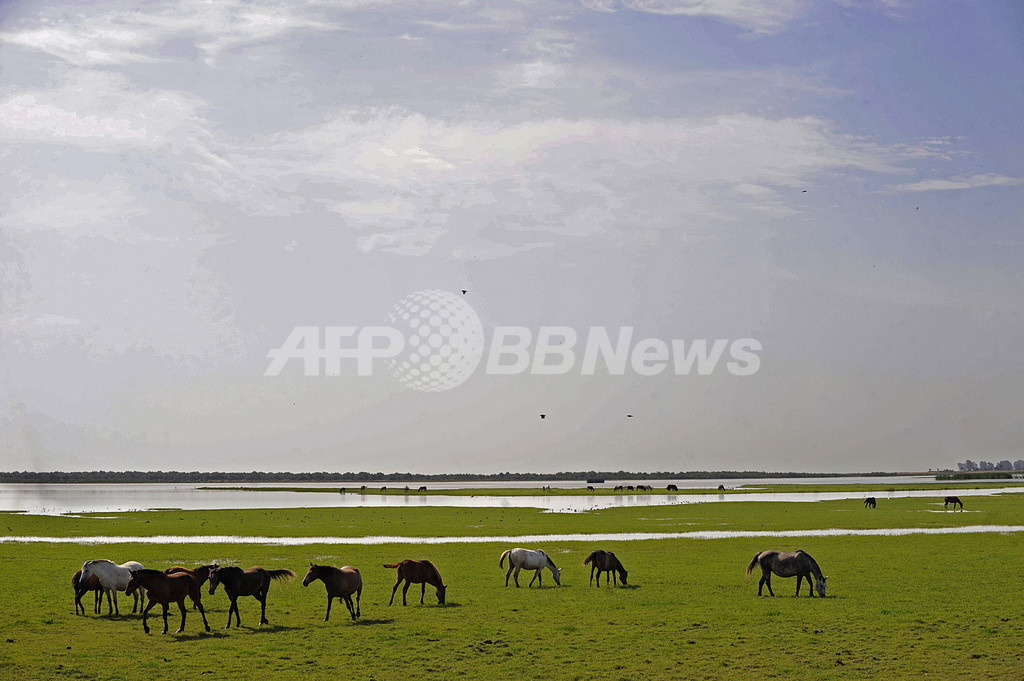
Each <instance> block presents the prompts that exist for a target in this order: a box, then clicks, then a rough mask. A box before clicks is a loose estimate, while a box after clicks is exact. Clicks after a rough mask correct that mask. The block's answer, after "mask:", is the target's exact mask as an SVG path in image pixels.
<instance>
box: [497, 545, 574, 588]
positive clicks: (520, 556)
mask: <svg viewBox="0 0 1024 681" xmlns="http://www.w3.org/2000/svg"><path fill="white" fill-rule="evenodd" d="M505 556H508V572H506V573H505V586H508V577H509V575H511V574H512V570H515V571H516V574H515V581H516V587H517V588H518V586H519V571H520V570H522V569H524V568H525V569H527V570H536V572H535V573H534V574H533V579H531V580H530V583H529V585H528V586H533V580H534V579H536V580H537V586H541V577H540V575H541V571H542V570H543V569H544V568H548V569H549V570H551V574H552V575H554V576H555V584H557V585H558V586H562V570H561V569H560V568H557V567H555V561H553V560H551V558H550V557H549V556H548V554H546V553H544V552H543V551H541V550H540V549H537V550H536V551H531V550H530V549H509V550H508V551H506V552H505V553H503V554H501V558H499V559H498V567H504V565H502V563H504V562H505Z"/></svg>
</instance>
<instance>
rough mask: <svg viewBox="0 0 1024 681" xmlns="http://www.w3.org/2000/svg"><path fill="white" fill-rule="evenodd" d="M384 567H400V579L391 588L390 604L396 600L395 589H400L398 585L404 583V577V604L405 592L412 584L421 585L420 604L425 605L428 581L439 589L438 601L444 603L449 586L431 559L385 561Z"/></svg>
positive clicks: (403, 601)
mask: <svg viewBox="0 0 1024 681" xmlns="http://www.w3.org/2000/svg"><path fill="white" fill-rule="evenodd" d="M384 567H386V568H398V581H397V582H395V586H394V587H393V588H392V589H391V600H390V601H388V605H391V604H392V603H394V602H395V591H397V590H398V585H399V584H401V583H402V580H403V579H404V580H405V588H403V589H402V605H407V604H406V602H405V594H406V593H407V592H408V591H409V585H410V584H419V585H421V586H420V605H423V595H424V594H425V593H426V591H427V584H428V583H429V584H430V585H431V586H433V587H435V588H436V589H437V602H438V603H440V604H441V605H444V594H445V592H446V591H447V590H448V587H446V586H445V585H444V582H442V581H441V572H440V570H438V569H437V566H435V565H434V564H433V563H431V562H430V561H429V560H403V561H401V562H400V563H394V564H393V565H388V564H387V563H384Z"/></svg>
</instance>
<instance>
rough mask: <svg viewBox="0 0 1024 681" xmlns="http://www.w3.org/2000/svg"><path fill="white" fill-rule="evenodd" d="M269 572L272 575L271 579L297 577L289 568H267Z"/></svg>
mask: <svg viewBox="0 0 1024 681" xmlns="http://www.w3.org/2000/svg"><path fill="white" fill-rule="evenodd" d="M267 573H268V574H269V575H270V578H271V579H278V580H280V579H284V580H292V579H295V573H294V572H292V571H291V570H288V569H282V570H267Z"/></svg>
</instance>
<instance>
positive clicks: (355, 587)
mask: <svg viewBox="0 0 1024 681" xmlns="http://www.w3.org/2000/svg"><path fill="white" fill-rule="evenodd" d="M950 504H952V505H953V510H954V511H955V510H956V508H957V506H959V507H960V510H961V511H962V510H963V502H962V501H960V499H959V498H958V497H953V496H950V497H946V498H945V499H944V500H943V506H944V507H945V508H947V509H948V508H949V505H950ZM876 506H877V500H876V499H875V498H874V497H867V498H866V499H864V507H865V508H876ZM506 558H507V559H508V571H507V572H506V573H505V586H506V587H507V586H508V582H509V578H510V577H511V578H512V579H513V581H514V582H515V585H516V587H519V573H520V571H522V570H532V571H533V573H534V575H533V578H532V579H531V580H530V583H529V584H528V585H527V586H533V583H534V581H536V582H537V585H538V586H542V585H543V584H542V577H541V575H542V573H543V571H544V570H549V571H550V572H551V575H552V577H553V578H554V580H555V584H556V585H558V586H561V584H562V578H561V575H562V569H561V568H559V567H557V566H556V565H555V562H554V560H552V559H551V556H549V555H548V554H547V553H545V552H544V551H542V550H540V549H533V550H531V549H524V548H514V549H509V550H507V551H505V552H504V553H502V554H501V557H500V558H499V559H498V567H501V568H504V567H505V559H506ZM588 565H589V566H590V585H591V586H593V585H594V575H595V573H596V575H597V586H598V587H600V586H601V574H602V573H604V575H605V586H607V585H608V584H609V581H611V582H612V584H614V585H615V586H618V584H619V582H620V581H621V582H622V585H623V586H626V585H627V582H626V579H627V576H628V574H629V573H628V572H627V570H626V569H625V568H624V567H623V565H622V562H621V561H619V559H618V558H617V557H616V556H615V554H614V553H612V552H611V551H603V550H596V551H592V552H591V553H590V554H589V555H588V556H587V557H586V558H585V559H584V560H583V566H584V567H586V566H588ZM384 567H385V568H389V569H395V570H397V577H398V579H397V581H396V582H395V585H394V586H393V587H392V589H391V599H390V600H389V601H388V605H389V606H390V605H392V604H393V603H394V600H395V594H396V593H397V591H398V587H399V586H401V585H402V584H403V583H404V584H405V586H404V587H403V588H402V605H407V601H406V594H407V593H408V591H409V587H410V586H411V585H413V584H419V585H420V605H423V601H424V597H425V594H426V588H427V585H428V584H429V585H431V586H433V587H434V589H435V595H436V596H437V602H438V603H439V604H440V605H444V604H445V595H446V592H447V586H446V585H445V584H444V581H443V580H442V578H441V572H440V570H438V569H437V566H436V565H434V564H433V563H432V562H430V561H429V560H403V561H400V562H398V563H384ZM755 567H760V568H761V580H760V582H759V583H758V585H757V595H758V596H761V595H762V591H763V589H764V587H766V586H767V587H768V594H769V595H770V596H774V595H775V592H774V591H772V581H771V578H772V575H776V576H778V577H796V595H797V596H799V595H800V586H801V584H802V583H803V580H805V579H806V580H807V585H808V593H809V595H810V596H811V597H812V598H813V597H814V592H815V591H817V593H818V595H819V596H821V597H822V598H824V597H825V585H826V580H827V579H828V578H827V577H825V576H824V575H823V574H822V572H821V569H820V568H819V567H818V563H817V561H815V560H814V558H812V557H811V556H810V554H808V553H807V552H806V551H800V550H798V551H791V552H782V551H761V552H759V553H757V554H756V555H755V556H754V557H753V558H752V559H751V561H750V563H749V564H748V565H747V572H746V576H747V579H748V580H749V579H750V576H751V573H753V571H754V568H755ZM295 576H296V575H295V573H294V572H292V571H291V570H287V569H278V570H265V569H264V568H262V567H259V566H254V567H250V568H247V569H242V568H240V567H236V566H221V565H218V564H216V563H214V564H211V565H200V566H198V567H196V568H194V569H189V568H184V567H181V566H177V565H176V566H174V567H170V568H167V569H166V570H164V571H160V570H151V569H146V568H145V567H143V565H142V564H141V563H138V562H136V561H129V562H127V563H123V564H121V565H117V564H115V563H114V562H113V561H111V560H106V559H98V560H87V561H85V562H84V563H83V564H82V569H81V570H79V571H78V572H76V573H75V574H74V575H73V576H72V578H71V586H72V588H73V589H74V592H75V614H76V615H77V614H79V612H81V614H83V615H84V614H85V606H84V605H82V597H83V596H84V595H85V594H87V593H89V592H90V591H92V592H95V597H94V601H93V612H94V613H95V614H100V612H101V610H102V605H103V595H104V594H106V597H107V614H108V615H111V614H118V615H119V614H120V610H119V609H118V603H117V594H118V592H121V591H123V592H124V593H125V595H126V596H132V597H133V606H132V613H133V614H134V613H136V612H137V611H140V610H141V612H142V628H143V630H144V631H145V632H146V633H147V634H148V633H149V631H150V630H149V624H148V621H147V620H148V615H149V611H150V610H151V609H152V608H153V607H154V606H155V605H157V604H160V605H161V606H162V610H163V620H164V629H163V633H165V634H166V633H167V628H168V624H167V613H168V607H169V605H170V604H171V603H176V604H177V605H178V609H179V610H180V612H181V625H180V626H179V627H178V630H177V632H176V633H181V632H182V631H184V630H185V618H186V612H187V611H186V608H185V599H186V598H188V599H189V600H191V601H192V607H193V608H194V609H196V610H198V611H199V614H200V616H201V617H202V618H203V626H204V627H205V628H206V631H210V624H209V622H208V621H207V619H206V611H205V609H204V608H203V604H202V596H201V589H202V587H203V585H204V584H206V583H207V582H209V585H210V586H209V594H210V595H211V596H212V595H213V594H214V593H215V592H216V590H217V587H218V586H220V585H223V586H224V593H225V594H227V596H228V599H229V600H230V606H229V608H228V621H227V626H226V627H225V628H226V629H230V628H231V615H232V614H234V616H235V626H236V627H240V626H241V625H242V621H241V617H240V616H239V613H238V598H239V596H252V597H254V598H255V599H256V600H257V601H259V603H260V624H261V625H263V624H269V623H270V622H269V621H268V620H267V593H268V592H269V590H270V583H271V582H272V581H274V580H283V581H289V580H292V579H294V578H295ZM812 578H813V579H812ZM316 580H320V581H321V582H323V584H324V587H325V588H326V591H327V613H326V615H325V616H324V621H325V622H327V621H329V620H330V617H331V605H332V603H333V601H334V599H335V598H338V599H340V600H343V601H344V602H345V605H346V607H347V608H348V611H349V615H350V616H351V618H352V619H353V620H355V619H357V618H358V617H360V616H361V613H360V604H359V601H360V598H361V596H362V592H363V578H362V575H361V574H360V572H359V570H358V569H357V568H354V567H352V566H350V565H346V566H344V567H341V568H337V567H333V566H330V565H315V564H313V563H310V564H309V570H308V571H307V572H306V576H305V578H304V579H303V580H302V586H309V585H310V584H312V583H313V582H315V581H316ZM353 595H355V602H354V603H353V600H352V596H353ZM143 599H148V602H147V603H146V605H145V607H142V603H141V601H142V600H143Z"/></svg>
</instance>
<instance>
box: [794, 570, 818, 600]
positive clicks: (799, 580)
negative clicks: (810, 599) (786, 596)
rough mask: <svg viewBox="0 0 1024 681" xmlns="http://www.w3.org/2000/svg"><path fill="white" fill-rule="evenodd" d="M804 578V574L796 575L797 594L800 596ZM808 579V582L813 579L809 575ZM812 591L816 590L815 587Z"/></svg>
mask: <svg viewBox="0 0 1024 681" xmlns="http://www.w3.org/2000/svg"><path fill="white" fill-rule="evenodd" d="M803 578H804V576H803V575H797V576H796V595H797V596H799V595H800V582H801V581H803ZM807 581H808V582H810V581H811V578H810V577H808V578H807ZM811 591H814V589H811ZM811 595H812V596H813V595H814V594H813V593H812V594H811Z"/></svg>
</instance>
